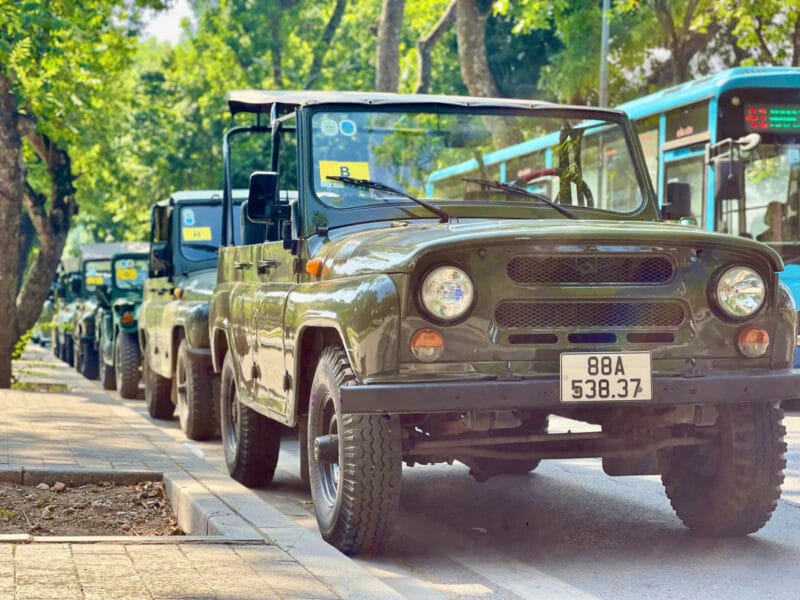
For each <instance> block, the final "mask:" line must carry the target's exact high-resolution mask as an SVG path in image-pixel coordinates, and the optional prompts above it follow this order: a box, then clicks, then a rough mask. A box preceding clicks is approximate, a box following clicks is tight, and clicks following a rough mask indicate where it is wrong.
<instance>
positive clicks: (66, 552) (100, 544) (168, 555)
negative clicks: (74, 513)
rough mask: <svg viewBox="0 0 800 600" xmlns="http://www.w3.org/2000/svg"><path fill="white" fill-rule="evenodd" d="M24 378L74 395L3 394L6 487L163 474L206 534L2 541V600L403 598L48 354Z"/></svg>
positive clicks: (195, 527)
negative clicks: (55, 480)
mask: <svg viewBox="0 0 800 600" xmlns="http://www.w3.org/2000/svg"><path fill="white" fill-rule="evenodd" d="M15 372H16V373H17V374H18V376H19V377H20V379H21V381H23V382H27V383H31V382H50V383H56V384H64V385H66V386H67V387H68V390H69V391H66V392H58V393H52V392H48V393H41V392H31V391H15V390H0V480H3V481H16V482H19V480H20V479H22V480H23V481H24V482H25V483H26V484H35V483H36V482H38V481H41V480H43V479H47V480H52V479H53V473H54V472H59V473H60V476H59V480H62V481H64V480H72V481H73V482H79V481H91V480H92V478H93V477H97V476H99V475H98V474H99V473H105V474H109V473H110V474H111V475H115V476H116V477H118V478H120V480H122V479H125V478H130V477H134V478H138V477H141V476H143V475H146V473H147V472H153V473H154V477H155V478H160V474H161V473H163V474H164V481H165V483H166V488H167V492H168V496H169V498H170V502H171V504H172V506H173V510H174V512H175V513H176V514H177V517H178V522H179V524H180V525H181V527H182V528H183V529H184V531H187V532H190V533H191V534H192V536H195V535H198V536H201V537H194V538H193V537H192V536H187V537H185V538H180V537H170V538H140V539H137V538H136V537H113V538H99V539H98V538H46V537H39V536H36V537H29V536H7V539H3V536H0V598H3V599H6V598H8V599H9V600H11V599H12V598H13V599H14V600H22V599H37V600H39V599H48V600H50V599H61V598H69V599H72V598H75V599H86V600H89V599H104V600H105V599H108V600H123V599H128V598H130V599H134V598H136V599H137V600H138V599H152V600H156V599H159V600H160V599H165V600H166V599H178V598H180V599H186V600H189V599H191V600H196V599H205V598H209V599H212V598H213V599H231V600H244V599H251V598H252V599H261V598H281V599H289V598H297V599H301V598H302V599H331V598H370V599H371V598H397V597H398V596H397V594H396V593H395V592H393V591H392V590H391V589H390V588H388V587H387V586H385V585H384V584H383V583H382V582H380V581H378V580H377V579H375V578H374V577H372V576H371V575H370V574H368V573H367V572H366V571H365V570H364V569H363V568H362V567H360V566H358V565H357V564H356V563H354V562H353V561H351V560H349V559H348V558H347V557H345V556H343V555H342V554H340V553H339V552H337V551H336V550H334V549H333V548H331V547H330V546H328V545H327V544H325V543H324V542H323V541H322V540H321V539H320V538H319V537H318V536H313V535H310V534H309V533H308V532H307V531H306V530H305V529H303V528H301V527H299V526H298V525H296V524H294V523H293V522H292V521H290V520H289V519H287V518H286V517H285V516H284V515H283V514H282V513H280V512H279V511H278V510H277V509H275V508H273V507H271V506H270V505H268V504H267V503H265V502H264V501H263V500H261V499H260V498H258V497H257V496H256V495H255V494H254V493H253V492H251V491H250V490H247V489H246V488H244V487H243V486H241V485H239V484H238V483H236V482H235V481H233V480H231V479H230V478H229V477H228V475H227V473H226V472H224V471H223V470H221V469H220V467H219V466H214V465H211V464H209V463H207V462H206V461H204V460H203V459H202V458H200V457H198V456H196V455H195V454H193V453H192V452H191V451H190V450H189V448H188V447H187V446H185V445H182V444H179V443H176V442H175V441H174V440H172V439H171V438H170V437H169V436H167V435H166V434H165V433H164V431H162V430H161V429H160V427H159V425H158V424H157V422H153V421H151V420H150V419H148V418H146V417H144V416H142V414H140V412H137V411H136V410H133V409H132V408H130V407H128V406H126V405H125V401H123V400H121V399H120V398H119V397H118V396H117V395H116V394H115V393H106V392H104V391H103V390H102V389H101V387H100V385H99V384H98V383H97V382H90V381H87V380H85V379H84V378H82V377H81V376H80V375H79V374H77V373H76V372H75V371H74V370H73V369H72V368H70V367H69V366H67V365H66V364H64V363H62V362H60V361H58V360H57V359H55V358H54V357H53V356H52V355H51V354H50V350H49V349H42V348H39V347H38V346H30V347H29V348H28V350H27V351H26V353H25V356H23V359H22V360H21V361H19V362H17V363H15ZM143 472H144V473H143ZM105 478H106V479H108V476H106V477H105Z"/></svg>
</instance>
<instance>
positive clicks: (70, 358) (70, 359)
mask: <svg viewBox="0 0 800 600" xmlns="http://www.w3.org/2000/svg"><path fill="white" fill-rule="evenodd" d="M74 350H75V347H74V344H73V342H72V338H71V337H68V338H67V339H66V342H65V343H64V362H65V363H67V364H68V365H69V366H70V367H71V366H73V365H74V364H75V352H74Z"/></svg>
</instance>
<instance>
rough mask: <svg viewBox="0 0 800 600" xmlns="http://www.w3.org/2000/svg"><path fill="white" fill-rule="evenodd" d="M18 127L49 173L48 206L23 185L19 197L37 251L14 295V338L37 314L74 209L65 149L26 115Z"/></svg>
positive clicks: (45, 297)
mask: <svg viewBox="0 0 800 600" xmlns="http://www.w3.org/2000/svg"><path fill="white" fill-rule="evenodd" d="M18 128H19V129H20V130H21V131H22V132H23V133H24V134H25V139H27V140H28V142H29V143H30V144H31V145H32V146H33V148H34V150H36V153H37V154H38V155H39V157H40V158H41V159H42V160H43V161H44V163H45V164H46V165H47V172H48V174H49V176H50V210H49V212H48V210H47V202H46V201H47V197H46V196H45V195H44V194H39V193H37V192H35V191H34V190H33V189H32V188H31V187H30V186H27V185H26V186H25V188H24V190H23V201H24V204H25V208H26V210H27V213H28V216H29V217H30V219H31V222H32V223H33V227H34V228H35V229H36V233H37V235H38V237H39V253H38V254H37V255H36V259H35V260H34V262H33V264H32V265H31V268H30V270H29V272H28V277H27V279H26V280H25V283H24V285H23V286H22V289H21V290H19V294H18V295H17V302H16V318H17V338H18V337H19V336H21V335H22V334H23V333H25V332H26V331H27V330H28V329H30V328H31V327H33V325H34V323H36V319H37V318H38V317H39V313H40V312H41V308H42V305H43V304H44V301H45V300H46V299H47V294H48V292H49V290H50V284H51V283H52V281H53V278H54V277H55V274H56V270H57V268H58V263H59V261H60V260H61V253H62V252H63V250H64V245H65V244H66V242H67V234H68V233H69V227H70V223H71V221H72V216H73V215H74V214H75V213H76V212H77V211H76V205H75V202H74V199H73V194H74V193H75V188H74V186H73V182H74V181H75V176H74V175H73V174H72V161H71V160H70V157H69V154H68V153H67V151H66V150H64V149H62V148H60V147H59V146H58V144H56V143H55V142H53V141H52V140H51V139H50V138H49V137H48V136H46V135H44V134H42V133H39V132H38V131H36V128H35V124H34V122H33V121H32V120H30V119H22V120H19V121H18Z"/></svg>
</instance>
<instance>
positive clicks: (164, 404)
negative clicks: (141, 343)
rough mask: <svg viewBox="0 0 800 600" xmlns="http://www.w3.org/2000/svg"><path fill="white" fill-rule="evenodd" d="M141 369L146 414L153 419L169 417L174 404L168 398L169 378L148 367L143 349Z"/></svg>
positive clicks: (173, 410) (169, 389)
mask: <svg viewBox="0 0 800 600" xmlns="http://www.w3.org/2000/svg"><path fill="white" fill-rule="evenodd" d="M143 363H144V364H143V366H142V370H143V371H144V401H145V404H146V405H147V414H149V415H150V416H151V417H153V418H154V419H171V418H172V415H173V413H174V412H175V405H174V404H173V403H172V400H171V399H170V391H171V387H172V386H171V385H170V380H169V379H167V378H166V377H162V376H161V375H159V374H158V373H156V372H155V371H153V370H152V369H151V368H150V365H149V363H148V360H147V350H146V349H145V353H144V360H143Z"/></svg>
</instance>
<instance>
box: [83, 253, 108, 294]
mask: <svg viewBox="0 0 800 600" xmlns="http://www.w3.org/2000/svg"><path fill="white" fill-rule="evenodd" d="M110 283H111V261H110V260H93V261H89V262H86V263H84V265H83V285H84V288H85V289H86V291H87V292H94V291H95V290H96V289H97V286H98V285H104V284H105V285H109V284H110Z"/></svg>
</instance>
